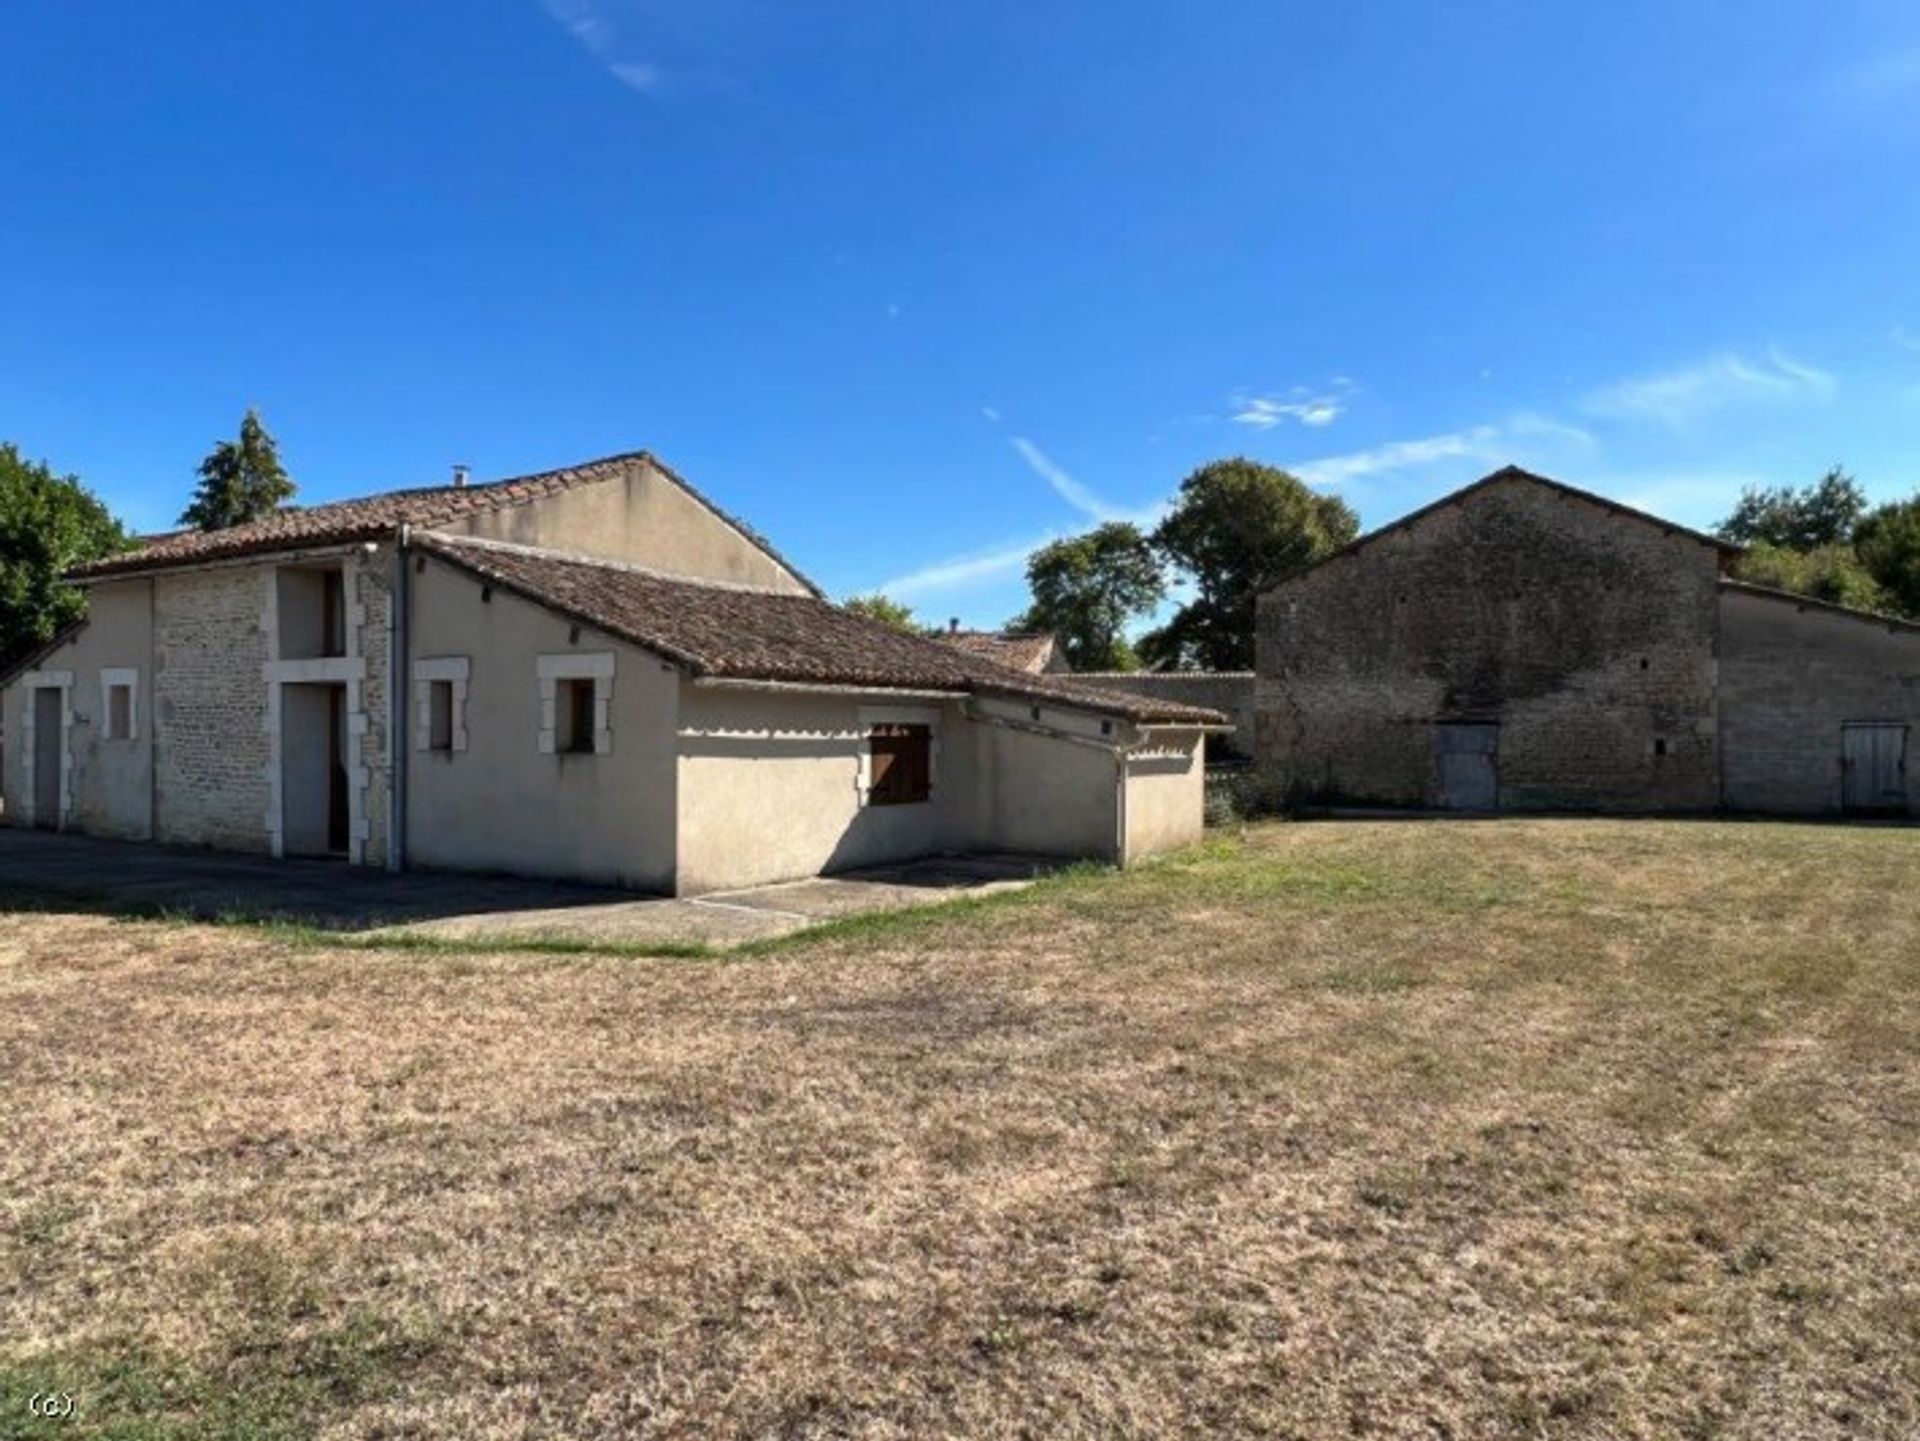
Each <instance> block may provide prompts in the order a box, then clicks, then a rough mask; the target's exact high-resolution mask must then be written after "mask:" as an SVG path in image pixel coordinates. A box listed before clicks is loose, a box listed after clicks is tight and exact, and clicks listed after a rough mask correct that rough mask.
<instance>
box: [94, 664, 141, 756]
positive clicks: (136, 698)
mask: <svg viewBox="0 0 1920 1441" xmlns="http://www.w3.org/2000/svg"><path fill="white" fill-rule="evenodd" d="M100 711H101V715H100V735H101V739H103V740H110V741H130V740H136V739H138V738H139V735H140V672H139V671H137V670H135V669H133V668H132V667H131V666H128V667H122V668H119V669H114V670H103V671H101V672H100Z"/></svg>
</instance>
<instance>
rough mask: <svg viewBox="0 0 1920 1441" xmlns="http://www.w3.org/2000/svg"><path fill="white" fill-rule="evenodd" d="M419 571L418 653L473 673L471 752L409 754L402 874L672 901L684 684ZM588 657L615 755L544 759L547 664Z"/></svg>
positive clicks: (515, 601)
mask: <svg viewBox="0 0 1920 1441" xmlns="http://www.w3.org/2000/svg"><path fill="white" fill-rule="evenodd" d="M421 559H423V560H424V561H425V568H424V569H423V570H416V571H415V572H414V574H413V576H412V599H411V616H410V630H411V640H412V653H413V655H414V656H415V657H416V658H428V657H432V658H435V659H438V660H442V661H445V660H449V659H453V658H461V657H464V658H466V659H467V660H468V662H469V664H468V667H467V682H466V693H465V697H464V699H465V702H466V710H465V714H464V717H463V718H462V719H463V721H464V730H465V739H466V748H465V749H464V750H458V751H437V752H430V751H421V750H418V749H416V750H413V751H411V752H410V753H409V754H408V756H407V814H408V825H407V838H408V843H407V852H406V854H407V862H408V864H409V865H410V866H421V867H428V868H441V869H448V870H469V871H498V872H502V873H506V874H513V875H528V876H552V877H560V878H568V879H576V880H587V881H598V882H603V883H606V884H612V885H624V886H631V887H635V888H639V889H645V890H670V889H671V888H672V886H673V870H674V828H675V810H674V765H675V761H674V756H675V745H674V725H675V720H676V714H677V711H678V705H679V692H680V678H679V672H678V671H677V670H675V669H674V668H673V667H672V666H670V665H668V664H667V663H666V662H664V661H662V660H661V659H660V658H659V657H657V656H655V655H653V654H651V653H650V652H648V651H644V650H641V649H639V648H638V647H636V646H632V645H628V644H626V643H625V642H623V641H617V640H614V639H612V638H611V637H608V636H604V635H601V634H599V633H597V632H594V631H592V630H590V629H580V630H579V633H578V638H577V639H576V638H575V634H574V633H575V630H576V627H574V626H572V625H571V624H570V623H569V622H567V621H565V620H563V619H561V618H560V617H558V616H555V615H553V614H552V613H551V612H548V611H546V610H543V609H542V608H540V607H539V606H535V605H532V604H530V603H528V602H527V601H524V600H521V599H520V598H519V597H517V596H515V595H513V594H511V593H509V592H507V591H504V590H500V589H497V588H496V589H495V590H494V591H493V592H492V599H491V600H489V601H483V600H482V599H481V594H482V586H481V583H480V582H479V581H478V580H476V579H474V578H473V577H472V576H470V575H469V574H467V573H466V572H465V571H462V570H458V569H456V568H455V567H452V566H449V565H447V564H445V563H444V562H442V561H440V560H438V559H434V558H428V557H422V558H421ZM589 653H592V654H604V655H610V656H611V657H612V666H611V669H612V676H611V686H612V692H611V695H610V697H609V707H608V717H607V719H608V733H609V734H608V746H607V750H606V752H605V753H604V754H594V755H556V754H543V753H542V751H541V749H540V735H541V729H542V719H543V717H542V706H541V700H542V683H541V674H540V672H541V657H542V656H554V657H563V656H578V655H583V654H589ZM548 669H549V670H552V669H553V667H552V666H551V665H549V667H548ZM421 683H424V682H421ZM411 704H413V705H415V706H417V704H418V697H417V696H416V697H414V698H412V700H411Z"/></svg>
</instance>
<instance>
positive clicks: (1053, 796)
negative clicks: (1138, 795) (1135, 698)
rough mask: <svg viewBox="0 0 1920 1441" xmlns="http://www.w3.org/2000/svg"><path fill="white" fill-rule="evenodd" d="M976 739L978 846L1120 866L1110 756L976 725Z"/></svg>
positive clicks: (1114, 768) (1116, 774) (1116, 776)
mask: <svg viewBox="0 0 1920 1441" xmlns="http://www.w3.org/2000/svg"><path fill="white" fill-rule="evenodd" d="M999 708H1000V707H995V709H999ZM1021 713H1022V714H1026V712H1025V711H1024V710H1023V711H1022V712H1021ZM1096 728H1097V722H1096ZM1117 728H1118V726H1117V723H1116V729H1117ZM979 734H980V751H981V759H980V764H981V769H982V772H983V775H982V787H981V791H982V802H983V804H982V810H981V814H980V827H979V836H980V842H979V843H980V844H981V845H983V846H987V847H990V848H993V849H996V850H1008V851H1031V852H1033V853H1035V854H1038V855H1061V856H1088V857H1092V858H1094V859H1097V860H1107V861H1117V860H1119V859H1120V844H1119V843H1120V815H1119V810H1118V801H1119V795H1120V766H1119V760H1118V758H1117V756H1116V755H1115V754H1114V753H1113V752H1112V751H1110V750H1105V749H1102V748H1101V747H1099V746H1093V745H1075V744H1074V743H1073V742H1071V741H1064V740H1060V739H1057V738H1054V737H1051V736H1046V735H1039V734H1035V733H1032V732H1029V731H1023V730H1016V729H1011V728H1009V727H1006V726H997V725H982V726H981V727H980V732H979Z"/></svg>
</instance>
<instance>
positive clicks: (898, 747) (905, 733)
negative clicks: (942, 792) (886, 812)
mask: <svg viewBox="0 0 1920 1441" xmlns="http://www.w3.org/2000/svg"><path fill="white" fill-rule="evenodd" d="M932 743H933V733H932V731H931V729H930V728H928V727H927V726H923V725H877V726H875V727H874V728H873V731H872V733H871V734H870V735H869V736H868V739H867V745H868V749H869V754H870V755H871V758H872V761H871V767H870V770H869V776H870V782H869V785H868V789H867V801H868V803H869V804H870V805H876V806H897V805H909V804H912V803H913V802H916V801H924V800H926V799H927V798H928V797H929V796H930V795H932V793H933V785H932V780H933V765H932V760H933V754H932V752H933V744H932Z"/></svg>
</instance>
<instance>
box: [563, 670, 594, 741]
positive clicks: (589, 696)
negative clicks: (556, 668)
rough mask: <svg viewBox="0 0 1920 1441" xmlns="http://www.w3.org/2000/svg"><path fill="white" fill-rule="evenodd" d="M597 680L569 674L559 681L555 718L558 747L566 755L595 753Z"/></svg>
mask: <svg viewBox="0 0 1920 1441" xmlns="http://www.w3.org/2000/svg"><path fill="white" fill-rule="evenodd" d="M595 691H596V682H595V681H594V680H593V678H592V677H591V676H581V677H577V678H575V677H569V678H566V679H563V680H560V681H558V682H557V683H556V685H555V689H554V697H553V700H554V706H553V711H554V715H553V719H554V726H555V731H556V734H555V736H554V749H555V750H557V751H559V752H560V753H561V754H562V755H575V756H582V755H585V756H590V755H592V754H593V750H594V746H593V733H594V723H593V721H594V712H595V711H596V710H597V709H598V707H597V706H596V705H595V701H596V700H597V698H598V697H597V696H596V694H595Z"/></svg>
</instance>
